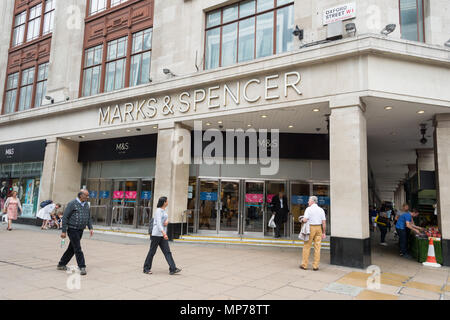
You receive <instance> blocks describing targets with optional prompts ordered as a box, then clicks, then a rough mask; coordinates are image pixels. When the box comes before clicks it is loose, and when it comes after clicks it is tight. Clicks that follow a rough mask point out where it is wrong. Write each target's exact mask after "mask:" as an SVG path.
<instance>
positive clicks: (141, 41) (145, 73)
mask: <svg viewBox="0 0 450 320" xmlns="http://www.w3.org/2000/svg"><path fill="white" fill-rule="evenodd" d="M152 31H153V30H152V29H151V28H150V29H147V30H144V31H141V32H137V33H135V34H133V46H132V50H131V70H130V87H133V86H137V85H140V84H144V83H149V82H150V80H149V79H150V61H151V56H152V52H151V49H152Z"/></svg>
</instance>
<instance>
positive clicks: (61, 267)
mask: <svg viewBox="0 0 450 320" xmlns="http://www.w3.org/2000/svg"><path fill="white" fill-rule="evenodd" d="M56 270H63V271H67V267H66V266H62V265H59V264H58V265H57V266H56Z"/></svg>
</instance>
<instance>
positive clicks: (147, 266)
mask: <svg viewBox="0 0 450 320" xmlns="http://www.w3.org/2000/svg"><path fill="white" fill-rule="evenodd" d="M150 239H151V243H150V250H149V251H148V254H147V258H146V259H145V263H144V272H148V271H150V270H151V269H152V262H153V257H154V256H155V253H156V250H157V249H158V246H159V247H160V248H161V251H162V252H163V253H164V256H165V257H166V261H167V263H168V264H169V271H175V270H176V268H177V267H176V266H175V261H173V257H172V252H170V248H169V240H165V239H164V238H163V237H156V236H151V237H150Z"/></svg>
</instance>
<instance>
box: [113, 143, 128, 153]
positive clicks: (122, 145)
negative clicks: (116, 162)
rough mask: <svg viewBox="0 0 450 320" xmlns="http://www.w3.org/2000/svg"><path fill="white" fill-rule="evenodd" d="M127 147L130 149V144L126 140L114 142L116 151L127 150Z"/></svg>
mask: <svg viewBox="0 0 450 320" xmlns="http://www.w3.org/2000/svg"><path fill="white" fill-rule="evenodd" d="M128 149H130V145H129V143H128V142H123V143H118V144H116V151H127V150H128Z"/></svg>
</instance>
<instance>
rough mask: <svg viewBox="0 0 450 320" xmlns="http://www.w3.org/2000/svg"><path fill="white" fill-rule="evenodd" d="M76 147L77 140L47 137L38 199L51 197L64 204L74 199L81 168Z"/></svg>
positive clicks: (79, 185)
mask: <svg viewBox="0 0 450 320" xmlns="http://www.w3.org/2000/svg"><path fill="white" fill-rule="evenodd" d="M78 148H79V143H78V142H73V141H69V140H63V139H47V147H46V148H45V158H44V168H43V171H42V179H41V192H40V197H39V198H40V201H43V200H48V199H52V200H53V201H54V202H59V203H61V204H62V205H65V204H67V203H68V202H69V201H70V200H73V199H75V197H76V195H77V193H78V191H79V190H80V187H81V173H82V169H83V166H82V164H81V163H79V162H78Z"/></svg>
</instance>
